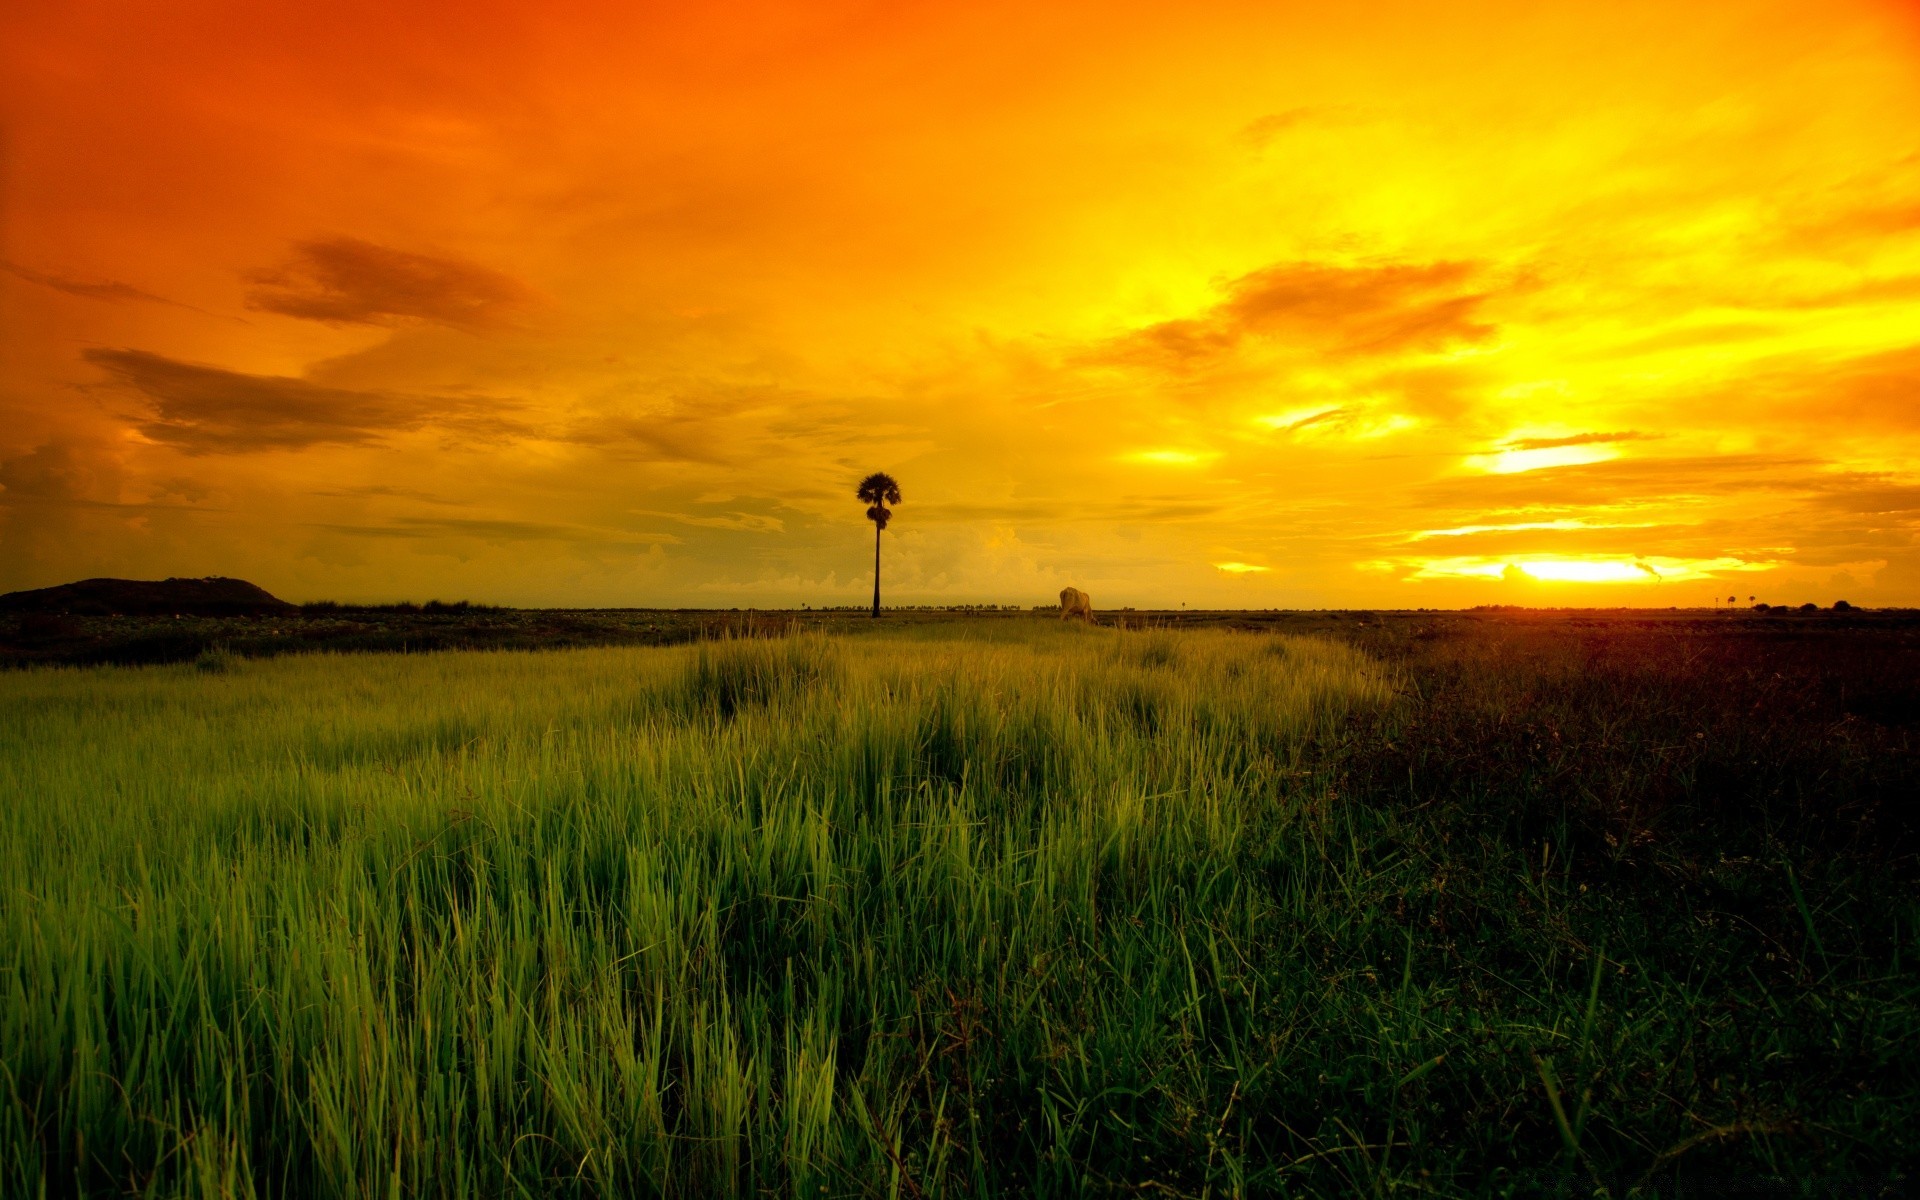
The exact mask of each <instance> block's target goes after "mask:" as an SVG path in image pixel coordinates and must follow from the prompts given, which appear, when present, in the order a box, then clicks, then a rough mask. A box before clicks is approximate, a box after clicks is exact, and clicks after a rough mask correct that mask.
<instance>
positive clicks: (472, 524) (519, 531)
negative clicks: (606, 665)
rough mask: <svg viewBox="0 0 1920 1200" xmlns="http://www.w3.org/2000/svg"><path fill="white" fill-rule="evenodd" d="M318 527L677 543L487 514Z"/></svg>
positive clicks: (384, 534) (393, 534)
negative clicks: (493, 516)
mask: <svg viewBox="0 0 1920 1200" xmlns="http://www.w3.org/2000/svg"><path fill="white" fill-rule="evenodd" d="M316 528H320V529H326V530H329V531H330V532H333V533H344V534H348V535H350V536H353V537H368V538H398V539H401V540H405V541H432V540H437V539H440V538H448V537H460V538H474V539H477V540H479V541H484V542H611V543H619V544H623V545H648V546H652V545H677V544H679V542H680V539H679V538H677V537H675V536H673V535H672V534H670V533H639V532H632V531H628V530H613V529H601V528H595V527H593V526H587V525H568V524H560V523H556V522H552V521H516V520H510V519H500V518H488V517H395V518H394V519H393V520H391V521H389V522H387V523H386V524H384V525H340V524H326V525H319V526H316Z"/></svg>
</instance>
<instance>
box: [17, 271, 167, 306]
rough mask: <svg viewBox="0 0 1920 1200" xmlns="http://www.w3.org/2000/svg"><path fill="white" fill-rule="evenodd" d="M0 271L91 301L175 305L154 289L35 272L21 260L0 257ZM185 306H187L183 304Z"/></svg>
mask: <svg viewBox="0 0 1920 1200" xmlns="http://www.w3.org/2000/svg"><path fill="white" fill-rule="evenodd" d="M0 271H6V272H8V273H9V274H12V275H17V276H19V277H20V278H22V279H24V280H26V281H27V282H28V283H37V284H39V285H40V286H41V287H46V288H52V289H53V290H54V291H56V292H65V293H67V295H69V296H83V297H85V298H86V299H88V300H109V301H129V300H132V301H139V302H142V303H146V304H174V303H175V301H172V300H169V299H167V298H166V297H165V296H156V295H154V294H153V293H152V292H148V291H142V290H141V289H140V288H137V287H134V286H133V285H132V284H127V283H118V282H115V281H114V280H111V279H108V280H101V281H98V282H88V281H86V280H82V279H69V278H67V277H66V276H64V275H49V274H47V273H46V272H44V271H35V270H33V269H31V268H29V267H23V266H21V265H20V264H19V263H11V262H7V261H5V260H4V259H0ZM181 307H184V306H181Z"/></svg>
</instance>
